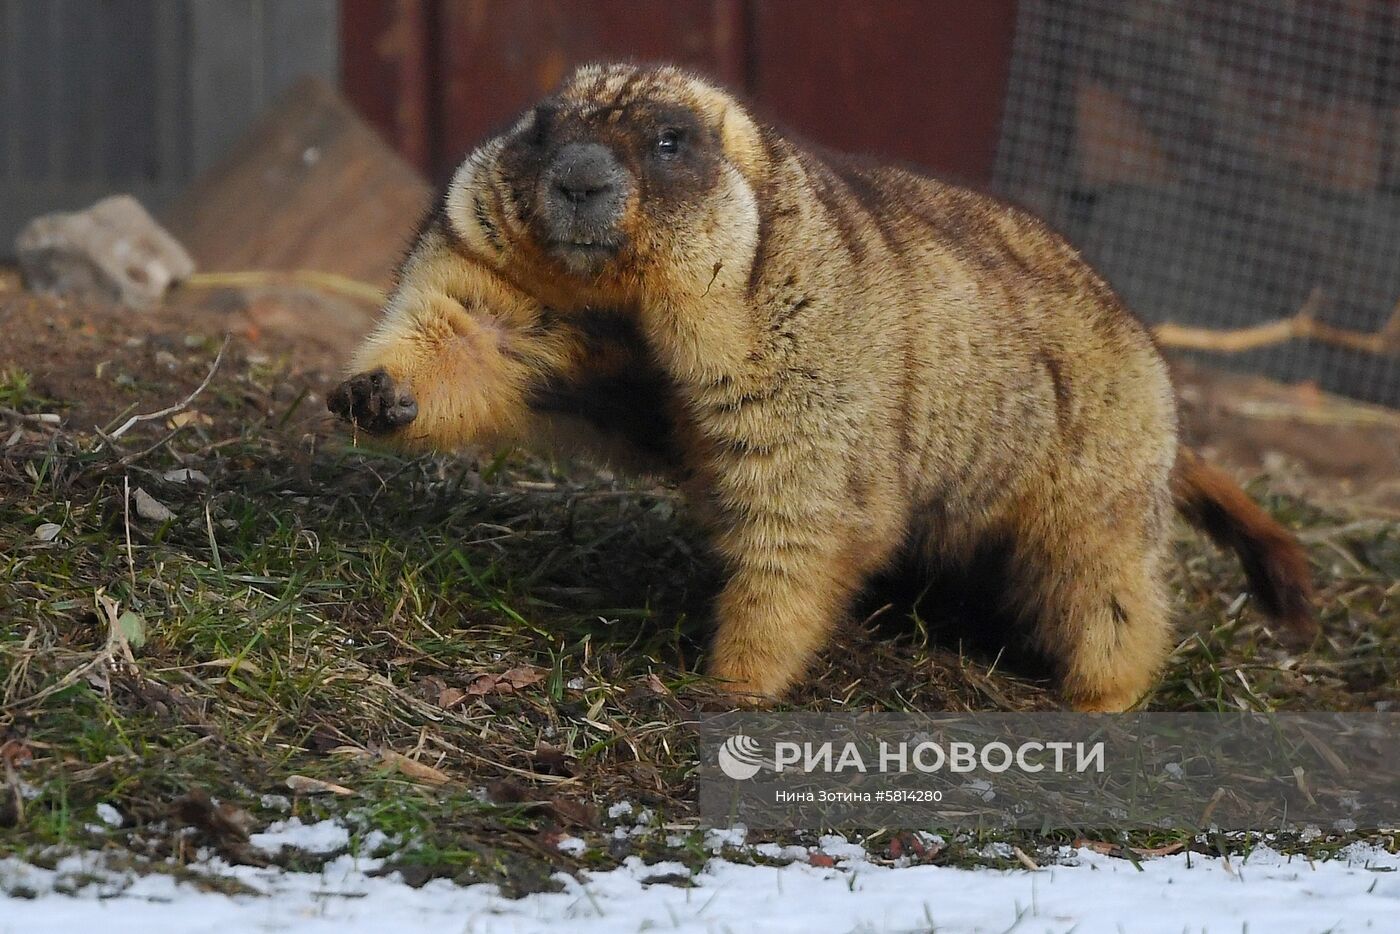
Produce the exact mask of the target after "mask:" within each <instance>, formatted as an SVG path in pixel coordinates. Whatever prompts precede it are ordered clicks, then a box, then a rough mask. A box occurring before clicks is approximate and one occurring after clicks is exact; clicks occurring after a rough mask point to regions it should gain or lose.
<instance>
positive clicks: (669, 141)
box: [656, 130, 681, 159]
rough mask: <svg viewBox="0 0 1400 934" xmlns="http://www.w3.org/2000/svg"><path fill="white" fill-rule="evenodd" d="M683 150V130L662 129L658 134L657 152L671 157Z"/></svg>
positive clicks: (666, 157) (664, 157) (665, 157)
mask: <svg viewBox="0 0 1400 934" xmlns="http://www.w3.org/2000/svg"><path fill="white" fill-rule="evenodd" d="M680 151H681V131H680V130H662V131H661V132H660V133H658V134H657V136H656V154H657V155H658V156H660V157H662V158H663V159H669V158H670V157H672V156H674V155H675V154H676V153H678V152H680Z"/></svg>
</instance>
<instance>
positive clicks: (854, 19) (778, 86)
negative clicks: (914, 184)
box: [750, 0, 1016, 184]
mask: <svg viewBox="0 0 1400 934" xmlns="http://www.w3.org/2000/svg"><path fill="white" fill-rule="evenodd" d="M754 3H755V6H754V18H753V36H752V42H753V49H752V54H753V56H754V66H753V86H752V87H751V88H750V93H751V94H752V95H753V97H754V98H755V99H756V101H757V103H758V105H759V108H760V110H761V111H762V112H763V113H764V114H765V115H767V116H770V117H771V118H772V119H774V120H775V122H777V123H779V124H782V125H786V126H789V127H791V128H792V129H794V130H796V131H797V132H798V133H799V134H801V135H805V136H808V137H810V138H811V139H813V140H815V141H817V142H820V143H824V144H826V145H829V146H834V147H836V148H838V149H843V150H847V151H853V152H862V153H869V154H872V155H875V156H879V157H881V158H886V159H895V160H903V161H908V162H912V163H915V164H918V165H922V166H924V167H926V168H929V169H932V170H933V171H935V172H940V173H945V174H948V175H951V176H955V177H958V178H962V179H966V180H968V181H971V182H974V183H977V184H985V183H987V182H989V181H990V180H991V172H992V162H993V159H994V157H995V154H996V146H997V141H998V137H999V135H1000V124H1001V108H1002V101H1003V99H1004V97H1005V94H1006V81H1007V74H1008V69H1009V65H1010V60H1011V44H1012V37H1013V32H1014V26H1015V18H1016V3H1015V0H980V2H978V3H966V2H962V0H918V2H912V0H861V2H859V3H851V2H847V0H805V2H803V3H800V4H799V3H786V2H780V0H754Z"/></svg>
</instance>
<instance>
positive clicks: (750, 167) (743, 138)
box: [719, 102, 768, 184]
mask: <svg viewBox="0 0 1400 934" xmlns="http://www.w3.org/2000/svg"><path fill="white" fill-rule="evenodd" d="M719 138H720V145H722V146H723V147H724V154H725V155H726V156H727V157H728V158H729V161H731V162H733V163H734V165H735V166H736V167H737V168H738V169H739V171H740V172H742V173H743V174H744V177H745V178H747V179H748V180H749V183H750V184H754V183H756V182H758V181H760V180H761V179H762V178H763V177H764V176H765V175H767V173H768V156H767V153H766V151H765V149H764V146H763V134H762V131H760V130H759V128H758V124H756V123H754V121H753V118H752V117H750V116H749V115H748V113H746V112H745V111H744V108H743V107H740V106H739V105H738V104H735V103H732V102H731V103H729V104H727V106H726V107H725V108H724V115H723V116H722V117H721V118H720V124H719Z"/></svg>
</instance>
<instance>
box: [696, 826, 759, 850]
mask: <svg viewBox="0 0 1400 934" xmlns="http://www.w3.org/2000/svg"><path fill="white" fill-rule="evenodd" d="M748 836H749V832H748V829H747V828H745V827H744V826H743V825H742V824H740V825H736V826H734V827H725V828H712V829H710V830H707V831H705V849H707V850H709V851H710V852H711V853H718V852H720V851H721V850H723V849H724V848H725V847H727V846H732V847H735V848H736V849H737V848H742V847H743V845H744V841H745V840H747V839H748Z"/></svg>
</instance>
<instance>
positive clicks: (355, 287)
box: [181, 269, 384, 305]
mask: <svg viewBox="0 0 1400 934" xmlns="http://www.w3.org/2000/svg"><path fill="white" fill-rule="evenodd" d="M181 284H182V285H184V286H185V287H186V288H192V289H238V288H249V287H257V286H265V285H301V286H309V287H311V288H316V289H321V290H323V291H327V292H336V293H339V294H341V295H345V296H347V297H349V298H354V299H358V300H359V301H362V302H367V303H369V304H371V305H381V304H383V302H384V293H383V291H381V290H380V289H378V288H376V287H375V286H372V285H370V284H369V283H367V282H360V281H359V280H357V279H351V278H350V277H348V276H341V275H337V274H335V273H333V272H319V271H317V270H315V269H295V270H291V271H285V272H278V271H272V270H248V271H245V272H197V273H195V274H194V275H192V276H189V277H188V278H186V279H185V280H184V281H183V282H182V283H181Z"/></svg>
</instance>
